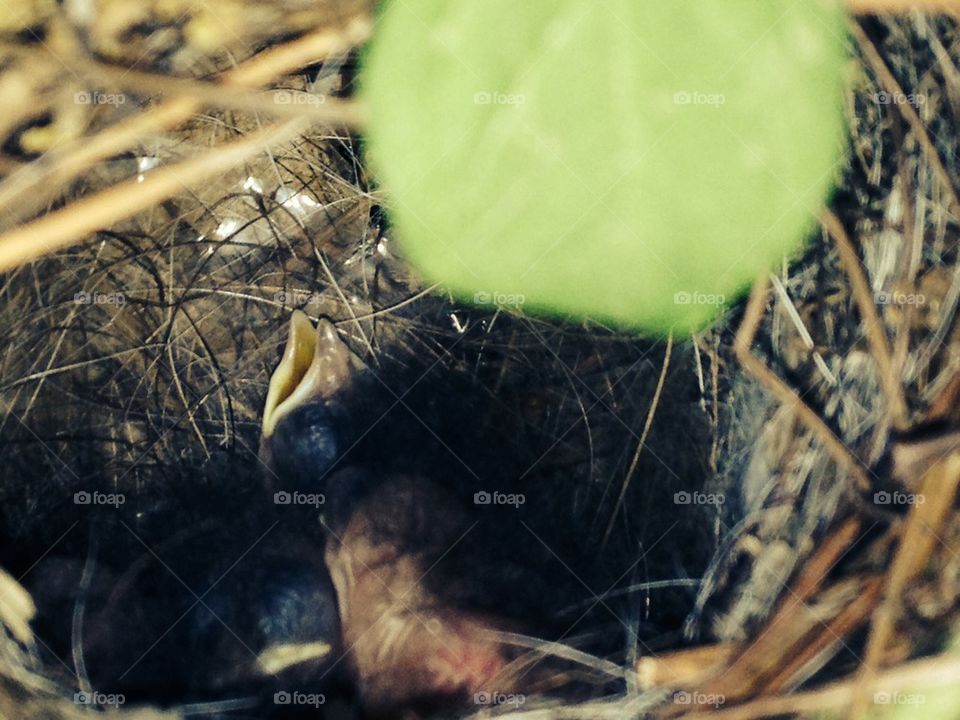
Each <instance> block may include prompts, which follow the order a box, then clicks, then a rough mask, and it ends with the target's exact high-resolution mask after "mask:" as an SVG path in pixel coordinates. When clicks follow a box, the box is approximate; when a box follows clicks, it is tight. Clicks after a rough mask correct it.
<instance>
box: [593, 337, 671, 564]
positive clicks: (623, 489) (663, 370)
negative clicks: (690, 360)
mask: <svg viewBox="0 0 960 720" xmlns="http://www.w3.org/2000/svg"><path fill="white" fill-rule="evenodd" d="M672 351H673V333H670V334H669V335H667V347H666V350H664V352H663V365H661V367H660V377H659V378H658V379H657V388H656V390H654V392H653V400H651V401H650V409H649V410H647V419H646V421H645V422H644V424H643V432H641V433H640V439H639V440H638V441H637V449H636V451H635V452H634V453H633V459H632V460H631V461H630V467H629V468H627V474H626V476H625V477H624V478H623V483H621V485H620V494H619V495H618V496H617V502H616V503H614V505H613V512H612V513H611V514H610V522H609V523H607V529H606V531H604V533H603V540H602V541H601V542H600V547H601V549H602V548H604V547H606V545H607V541H608V540H609V539H610V533H611V532H613V526H614V523H615V522H616V519H617V513H619V512H620V508H621V506H622V505H623V500H624V498H625V497H626V496H627V488H629V487H630V481H631V480H632V479H633V474H634V472H636V470H637V463H638V462H639V461H640V455H641V453H643V448H644V446H645V445H646V444H647V436H648V435H649V434H650V428H651V427H653V418H654V417H655V416H656V414H657V408H658V407H659V405H660V395H661V394H662V393H663V386H664V384H665V383H666V380H667V370H669V369H670V355H671V353H672Z"/></svg>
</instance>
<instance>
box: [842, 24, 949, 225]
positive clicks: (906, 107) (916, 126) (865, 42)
mask: <svg viewBox="0 0 960 720" xmlns="http://www.w3.org/2000/svg"><path fill="white" fill-rule="evenodd" d="M954 7H955V8H956V7H957V6H956V5H954ZM851 25H852V26H853V36H854V37H855V38H856V40H857V44H859V45H860V50H861V51H862V52H863V58H864V60H866V61H867V64H868V65H870V67H871V69H872V70H873V72H874V74H875V75H876V76H877V80H878V81H879V83H880V86H881V87H882V88H883V89H884V90H886V91H887V92H888V93H890V94H891V95H894V96H896V97H902V96H903V94H904V93H903V88H901V87H900V83H899V82H897V79H896V78H895V77H894V76H893V73H892V72H890V68H889V67H887V63H886V62H885V61H884V59H883V57H882V56H881V55H880V51H879V50H877V46H876V45H874V44H873V41H872V40H871V39H870V38H869V37H867V34H866V33H865V32H864V31H863V28H861V27H860V23H858V22H853V23H851ZM896 107H897V109H898V110H899V111H900V114H901V115H902V116H903V119H904V120H906V121H907V124H908V125H909V126H910V129H911V130H912V131H913V134H914V135H915V136H916V138H917V142H918V143H919V144H920V148H921V149H922V150H923V154H924V157H926V158H927V162H929V163H930V167H931V168H933V172H934V174H935V175H936V176H937V180H938V181H939V183H940V186H941V188H942V189H943V192H944V193H945V194H946V195H947V200H948V208H949V210H950V211H951V212H953V213H954V214H957V213H960V200H958V199H957V191H956V189H955V188H954V187H953V180H952V179H951V177H950V173H949V172H948V171H947V168H946V167H945V166H944V164H943V161H942V160H941V159H940V154H939V153H938V152H937V149H936V147H934V145H933V141H931V140H930V136H929V135H928V134H927V129H926V127H925V126H924V124H923V121H922V120H921V119H920V116H919V115H917V111H916V110H914V108H913V106H912V105H910V103H905V102H901V103H896Z"/></svg>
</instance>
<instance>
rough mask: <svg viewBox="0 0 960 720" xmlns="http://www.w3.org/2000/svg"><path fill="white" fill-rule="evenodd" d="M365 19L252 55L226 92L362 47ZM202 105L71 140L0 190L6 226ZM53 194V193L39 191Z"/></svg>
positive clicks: (185, 104)
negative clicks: (102, 164) (83, 175)
mask: <svg viewBox="0 0 960 720" xmlns="http://www.w3.org/2000/svg"><path fill="white" fill-rule="evenodd" d="M370 29H371V24H370V20H369V19H368V18H357V19H355V20H354V21H352V22H351V23H350V24H349V25H348V26H347V27H345V28H343V29H334V30H331V29H324V30H321V31H318V32H315V33H311V34H310V35H306V36H304V37H302V38H299V39H297V40H294V41H292V42H289V43H286V44H284V45H281V46H279V47H276V48H272V49H270V50H265V51H264V52H262V53H260V54H259V55H256V56H254V57H252V58H250V59H249V60H247V61H246V62H244V63H243V64H241V65H238V66H237V67H236V68H234V69H233V70H230V71H228V72H226V73H224V74H223V75H222V76H221V78H220V83H221V84H222V85H223V86H224V87H227V88H241V89H255V88H257V87H260V86H262V85H264V84H266V83H268V82H270V81H271V80H272V79H273V78H275V77H277V76H279V75H283V74H285V73H288V72H291V71H293V70H295V69H297V68H300V67H303V66H304V65H308V64H310V63H313V62H316V61H318V60H321V59H324V58H328V57H332V56H335V55H337V54H340V53H342V52H344V51H345V50H347V49H349V48H350V47H353V46H355V45H358V44H360V43H362V42H363V41H364V40H366V38H367V37H368V36H369V34H370ZM202 107H203V103H202V102H201V101H200V100H198V99H197V98H194V97H175V98H172V99H170V100H167V101H164V102H162V103H160V104H159V105H157V106H155V107H153V108H151V109H150V110H146V111H144V112H142V113H140V114H138V115H135V116H133V117H132V118H129V119H127V120H124V121H122V122H119V123H117V124H115V125H112V126H111V127H109V128H107V129H106V130H104V131H103V132H100V133H97V134H96V135H94V136H92V137H89V138H81V139H78V140H75V141H73V142H71V143H69V144H68V145H65V146H63V147H61V148H58V149H56V150H53V151H51V152H49V153H47V154H46V155H45V156H44V157H42V158H41V159H40V160H38V161H36V162H34V163H31V164H30V165H28V166H26V167H25V168H23V169H22V170H21V171H20V172H18V173H17V174H16V175H15V176H12V177H10V178H8V179H7V180H5V181H4V182H3V184H2V185H0V209H2V210H3V211H4V212H5V213H6V214H7V215H8V218H7V220H8V222H15V221H16V220H18V219H22V218H24V217H28V216H29V215H31V214H33V213H34V212H36V211H37V210H38V209H39V208H41V207H43V205H44V204H45V202H46V199H47V198H49V197H50V195H51V194H52V193H53V192H55V189H56V188H61V187H63V186H64V185H65V184H67V183H68V182H70V181H71V180H73V179H74V178H76V177H77V176H79V175H80V174H81V173H83V172H84V171H86V170H88V169H89V168H91V167H93V166H94V165H96V164H97V163H99V162H103V161H104V160H107V159H108V158H111V157H113V156H115V155H119V154H120V153H122V152H125V151H127V150H129V149H130V148H131V147H135V146H136V145H137V144H138V143H140V142H141V141H143V139H144V138H147V137H150V136H151V135H155V134H158V133H161V132H164V131H166V130H169V129H171V128H174V127H176V126H177V125H179V124H180V123H183V122H186V121H187V120H189V119H190V118H191V117H192V116H193V115H195V114H196V113H197V112H199V111H200V110H201V109H202ZM40 187H42V188H53V189H54V190H52V191H47V190H39V191H38V188H40Z"/></svg>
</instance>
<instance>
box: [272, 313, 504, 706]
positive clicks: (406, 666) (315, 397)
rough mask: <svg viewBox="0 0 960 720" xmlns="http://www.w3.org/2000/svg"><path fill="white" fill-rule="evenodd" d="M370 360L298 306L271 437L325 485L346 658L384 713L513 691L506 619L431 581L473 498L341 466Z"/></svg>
mask: <svg viewBox="0 0 960 720" xmlns="http://www.w3.org/2000/svg"><path fill="white" fill-rule="evenodd" d="M360 368H362V363H360V361H359V360H358V359H357V358H356V356H354V355H353V354H352V353H351V352H350V351H349V349H348V348H347V347H346V345H344V344H343V342H342V341H341V340H340V339H339V338H338V337H337V334H336V331H335V329H334V327H333V326H332V325H331V324H330V323H329V322H328V321H325V320H321V321H320V323H319V325H318V327H317V329H316V331H315V332H314V331H312V327H311V326H310V323H309V320H308V319H307V317H306V316H305V315H303V314H302V313H299V312H295V313H294V315H293V317H292V318H291V322H290V334H289V339H288V343H287V347H286V349H285V351H284V354H283V358H282V359H281V362H280V365H279V366H278V368H277V370H276V372H275V373H274V376H273V378H272V379H271V383H270V390H269V392H268V398H267V402H266V408H265V411H264V421H263V436H262V442H261V458H262V459H263V460H264V462H265V463H267V464H268V466H269V470H270V473H271V476H272V478H273V479H274V480H275V481H277V482H280V483H289V482H291V481H295V482H298V483H301V485H300V487H301V488H309V490H310V491H318V490H319V491H322V492H323V493H324V495H325V498H326V503H325V505H324V509H323V519H324V524H325V526H326V529H327V531H328V537H327V541H326V550H325V553H324V560H325V562H326V567H327V569H328V570H329V572H330V577H331V580H332V582H333V586H334V588H335V590H336V596H337V606H338V609H339V615H340V627H341V644H342V647H343V648H344V651H343V654H342V655H341V656H340V660H341V661H342V662H343V664H344V665H345V666H346V667H347V668H348V670H349V675H350V677H351V679H352V681H353V683H354V684H355V686H356V688H357V691H358V694H359V697H360V701H361V703H362V705H363V707H364V710H365V712H367V713H369V714H371V715H375V716H386V715H390V716H395V713H396V712H397V710H398V708H399V709H403V708H416V709H420V708H423V709H436V708H446V707H449V706H451V705H452V704H455V703H458V702H464V701H467V700H469V699H471V698H472V696H473V695H474V694H475V693H478V692H481V691H490V690H493V691H496V692H511V691H512V683H511V682H510V680H509V679H508V678H507V677H506V670H507V667H508V664H509V661H510V657H509V656H508V651H507V649H506V648H505V646H504V645H503V644H502V643H501V642H500V641H498V639H497V633H498V631H499V630H503V629H505V628H506V624H505V623H503V622H501V621H500V620H499V619H497V618H494V617H492V616H490V615H488V614H485V613H482V612H478V611H473V610H470V609H465V608H460V607H456V606H454V605H453V604H451V603H450V602H446V601H445V600H444V599H443V598H441V597H439V596H438V595H437V594H436V593H435V592H433V591H432V590H431V589H429V588H428V586H427V584H426V583H425V578H427V576H428V575H429V574H430V573H431V571H432V570H433V569H434V568H435V567H436V566H437V565H438V564H439V563H441V562H442V560H443V558H444V557H445V556H446V555H447V553H448V552H449V551H450V550H451V549H453V548H454V547H455V546H456V545H457V544H458V542H459V541H460V540H461V539H462V538H463V536H464V535H465V534H466V533H468V531H469V530H470V527H471V523H470V515H469V513H468V512H467V509H466V507H465V506H463V505H462V504H461V503H460V502H459V501H458V499H457V498H456V497H455V496H454V495H453V494H452V493H450V492H448V491H447V490H446V489H445V488H443V487H441V486H439V485H438V484H436V483H433V482H431V481H428V480H426V479H425V478H423V477H422V476H420V475H417V474H412V473H411V474H409V475H405V474H401V473H396V472H393V471H391V472H384V471H383V470H382V469H380V468H378V467H374V466H371V465H367V464H364V463H363V462H362V461H360V462H355V461H354V459H351V462H350V464H348V465H346V466H345V467H343V466H338V463H340V462H341V460H342V453H343V450H344V444H345V442H344V437H345V436H344V430H343V427H344V426H345V425H349V422H348V418H347V417H346V416H347V415H349V414H350V413H349V412H347V410H346V408H347V404H346V403H345V402H344V397H345V394H346V391H347V389H348V388H350V386H351V385H352V383H353V382H354V377H353V376H354V375H356V373H357V372H358V370H359V369H360ZM334 468H336V469H334ZM331 469H334V470H333V472H331Z"/></svg>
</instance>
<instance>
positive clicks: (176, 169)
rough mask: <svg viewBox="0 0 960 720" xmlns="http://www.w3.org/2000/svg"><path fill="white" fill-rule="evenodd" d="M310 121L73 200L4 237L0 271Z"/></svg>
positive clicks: (271, 129)
mask: <svg viewBox="0 0 960 720" xmlns="http://www.w3.org/2000/svg"><path fill="white" fill-rule="evenodd" d="M306 127H307V123H306V122H304V121H301V120H289V121H287V122H285V123H282V124H279V125H271V126H268V127H267V128H265V129H264V130H260V131H258V132H256V133H252V134H250V135H247V136H245V137H243V138H242V139H240V140H236V141H233V142H230V143H225V144H223V145H221V146H219V147H217V148H216V149H214V150H212V151H210V152H208V153H204V154H203V155H201V156H199V157H196V158H193V159H191V160H184V161H183V162H180V163H177V164H175V165H170V166H168V167H163V168H159V169H157V170H154V171H152V172H149V173H147V174H146V175H144V176H143V181H142V182H140V181H139V180H138V179H137V178H134V179H132V180H127V181H125V182H122V183H119V184H118V185H114V186H113V187H110V188H108V189H107V190H104V191H102V192H99V193H97V194H96V195H92V196H91V197H89V198H84V199H83V200H78V201H77V202H74V203H71V204H70V205H68V206H66V207H65V208H63V209H61V210H57V211H56V212H53V213H50V214H49V215H45V216H44V217H42V218H40V219H38V220H34V221H33V222H30V223H27V224H25V225H21V226H19V227H16V228H14V229H12V230H10V231H9V232H7V233H4V234H3V235H0V271H5V270H10V269H12V268H15V267H17V266H18V265H21V264H22V263H25V262H28V261H30V260H34V259H36V258H38V257H40V256H41V255H45V254H47V253H51V252H53V251H55V250H59V249H61V248H64V247H68V246H70V245H72V244H74V243H77V242H79V241H81V240H82V239H83V238H85V237H87V236H89V235H90V234H92V233H94V232H96V231H98V230H102V229H104V228H107V227H110V226H111V225H113V224H114V223H116V222H119V221H120V220H125V219H126V218H129V217H131V216H133V215H135V214H136V213H138V212H140V211H143V210H146V209H148V208H151V207H154V206H155V205H157V204H158V203H160V202H163V201H164V200H167V199H169V198H170V197H173V196H174V195H175V194H176V193H178V192H180V191H182V190H183V189H184V187H186V186H189V185H190V184H196V183H198V182H202V181H204V180H206V179H208V178H211V177H214V176H216V175H218V174H221V173H223V172H225V171H227V170H229V169H231V168H233V167H236V166H237V165H238V164H239V163H242V162H243V161H244V160H246V159H247V158H249V157H251V156H253V155H256V154H258V153H260V152H262V151H263V150H264V148H265V147H268V146H270V145H276V144H279V143H283V142H286V141H288V140H291V139H292V138H294V137H296V135H297V134H299V133H301V132H303V130H304V129H305V128H306Z"/></svg>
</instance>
